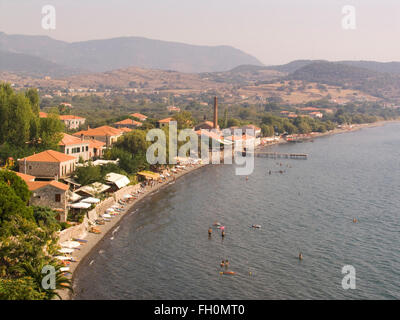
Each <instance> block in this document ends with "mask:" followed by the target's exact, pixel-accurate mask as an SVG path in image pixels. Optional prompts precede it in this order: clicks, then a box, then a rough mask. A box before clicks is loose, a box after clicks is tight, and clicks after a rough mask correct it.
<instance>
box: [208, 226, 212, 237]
mask: <svg viewBox="0 0 400 320" xmlns="http://www.w3.org/2000/svg"><path fill="white" fill-rule="evenodd" d="M211 233H212V229H211V228H209V229H208V235H209V236H211Z"/></svg>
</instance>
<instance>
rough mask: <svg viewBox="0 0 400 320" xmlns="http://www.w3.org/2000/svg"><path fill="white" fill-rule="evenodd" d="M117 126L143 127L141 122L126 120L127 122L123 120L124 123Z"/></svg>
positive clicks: (120, 122)
mask: <svg viewBox="0 0 400 320" xmlns="http://www.w3.org/2000/svg"><path fill="white" fill-rule="evenodd" d="M115 124H123V125H134V126H141V125H142V123H141V122H139V121H135V120H132V119H125V120H122V121H118V122H116V123H115Z"/></svg>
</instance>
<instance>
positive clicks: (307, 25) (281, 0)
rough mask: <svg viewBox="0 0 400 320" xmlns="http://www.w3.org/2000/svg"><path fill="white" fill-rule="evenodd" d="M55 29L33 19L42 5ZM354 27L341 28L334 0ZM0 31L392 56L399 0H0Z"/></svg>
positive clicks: (270, 52)
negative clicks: (52, 13) (347, 9)
mask: <svg viewBox="0 0 400 320" xmlns="http://www.w3.org/2000/svg"><path fill="white" fill-rule="evenodd" d="M47 4H50V5H53V6H54V7H55V9H56V18H57V20H56V30H51V31H46V30H43V29H42V27H41V19H42V14H41V9H42V6H43V5H47ZM345 5H352V6H354V7H355V9H356V29H355V30H344V29H343V28H342V18H343V17H344V14H343V13H342V7H343V6H345ZM0 31H3V32H6V33H8V34H40V35H49V36H51V37H53V38H55V39H59V40H64V41H69V42H72V41H82V40H89V39H104V38H111V37H119V36H143V37H147V38H152V39H160V40H167V41H178V42H184V43H190V44H199V45H231V46H234V47H236V48H238V49H241V50H243V51H245V52H247V53H249V54H252V55H254V56H255V57H257V58H258V59H259V60H260V61H261V62H263V63H264V64H267V65H269V64H280V63H286V62H289V61H291V60H295V59H327V60H343V59H348V60H350V59H351V60H379V61H393V60H396V61H400V33H399V31H400V0H351V1H350V0H348V1H343V0H142V1H137V0H46V1H42V0H0Z"/></svg>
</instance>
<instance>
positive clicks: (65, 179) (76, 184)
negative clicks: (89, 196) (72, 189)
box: [64, 178, 81, 187]
mask: <svg viewBox="0 0 400 320" xmlns="http://www.w3.org/2000/svg"><path fill="white" fill-rule="evenodd" d="M64 181H65V182H68V183H70V184H72V185H74V186H77V187H80V186H81V184H79V183H78V182H76V181H75V180H74V179H72V178H64Z"/></svg>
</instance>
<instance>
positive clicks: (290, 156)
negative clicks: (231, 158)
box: [242, 151, 308, 160]
mask: <svg viewBox="0 0 400 320" xmlns="http://www.w3.org/2000/svg"><path fill="white" fill-rule="evenodd" d="M246 153H247V154H248V155H250V156H251V155H253V156H254V157H257V158H270V159H295V160H307V158H308V155H307V154H306V153H281V152H262V151H255V152H246V151H244V152H242V155H243V156H245V155H246Z"/></svg>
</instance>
